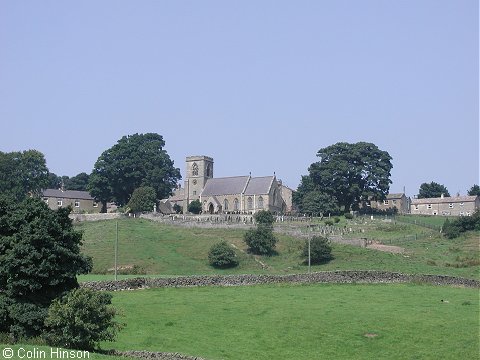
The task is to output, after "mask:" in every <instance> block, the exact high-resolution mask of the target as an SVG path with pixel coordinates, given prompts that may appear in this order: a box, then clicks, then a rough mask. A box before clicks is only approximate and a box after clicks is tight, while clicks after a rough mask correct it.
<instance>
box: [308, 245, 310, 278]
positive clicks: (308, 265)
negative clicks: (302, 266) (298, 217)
mask: <svg viewBox="0 0 480 360" xmlns="http://www.w3.org/2000/svg"><path fill="white" fill-rule="evenodd" d="M308 273H309V274H310V236H309V237H308Z"/></svg>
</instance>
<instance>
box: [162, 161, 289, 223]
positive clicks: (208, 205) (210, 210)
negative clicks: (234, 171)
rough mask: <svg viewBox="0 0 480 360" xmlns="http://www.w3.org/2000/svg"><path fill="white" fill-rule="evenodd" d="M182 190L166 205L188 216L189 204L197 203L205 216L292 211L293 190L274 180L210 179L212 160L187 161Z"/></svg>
mask: <svg viewBox="0 0 480 360" xmlns="http://www.w3.org/2000/svg"><path fill="white" fill-rule="evenodd" d="M185 165H186V169H185V170H186V171H185V174H186V175H185V182H184V187H183V188H181V187H179V188H178V189H176V190H175V192H174V195H173V196H171V197H170V198H169V199H168V201H169V202H170V203H171V205H172V206H173V205H175V204H177V205H179V206H181V207H182V209H183V212H184V213H186V212H187V207H188V204H190V203H191V202H192V201H194V200H199V201H200V204H202V213H204V214H228V213H233V214H255V212H257V211H259V210H269V211H271V212H272V213H275V214H285V213H289V212H291V211H292V190H291V189H290V188H288V187H287V186H284V185H282V182H281V181H280V180H277V178H276V176H275V175H273V176H262V177H252V176H251V175H246V176H232V177H223V178H214V177H213V158H211V157H208V156H188V157H187V158H186V164H185Z"/></svg>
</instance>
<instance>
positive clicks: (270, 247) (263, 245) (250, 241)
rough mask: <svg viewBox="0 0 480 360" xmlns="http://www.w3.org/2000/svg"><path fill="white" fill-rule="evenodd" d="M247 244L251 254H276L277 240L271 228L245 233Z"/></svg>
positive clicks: (260, 227)
mask: <svg viewBox="0 0 480 360" xmlns="http://www.w3.org/2000/svg"><path fill="white" fill-rule="evenodd" d="M244 239H245V243H246V244H247V246H248V248H249V250H250V252H252V253H254V254H258V255H271V254H273V252H274V249H275V245H276V243H277V238H276V237H275V236H274V235H273V230H272V229H271V228H269V227H265V226H259V227H257V228H256V229H250V230H248V231H247V232H246V233H245V236H244Z"/></svg>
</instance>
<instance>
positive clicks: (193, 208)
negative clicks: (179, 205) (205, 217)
mask: <svg viewBox="0 0 480 360" xmlns="http://www.w3.org/2000/svg"><path fill="white" fill-rule="evenodd" d="M187 210H188V212H190V213H192V214H200V212H201V211H202V204H201V203H200V200H198V199H197V200H193V201H192V202H191V203H190V204H188V207H187Z"/></svg>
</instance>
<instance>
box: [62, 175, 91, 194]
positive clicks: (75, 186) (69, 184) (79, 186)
mask: <svg viewBox="0 0 480 360" xmlns="http://www.w3.org/2000/svg"><path fill="white" fill-rule="evenodd" d="M89 179H90V175H88V174H87V173H84V172H81V173H80V174H78V175H75V176H73V177H71V178H67V180H66V181H65V182H64V185H65V190H78V191H87V190H88V180H89Z"/></svg>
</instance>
